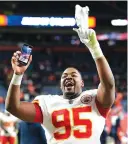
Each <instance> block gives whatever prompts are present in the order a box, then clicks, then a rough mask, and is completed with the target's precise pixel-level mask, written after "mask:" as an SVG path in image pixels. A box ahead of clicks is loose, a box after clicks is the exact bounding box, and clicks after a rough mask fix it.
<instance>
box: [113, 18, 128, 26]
mask: <svg viewBox="0 0 128 144" xmlns="http://www.w3.org/2000/svg"><path fill="white" fill-rule="evenodd" d="M111 24H112V25H113V26H127V25H128V20H126V19H114V20H111Z"/></svg>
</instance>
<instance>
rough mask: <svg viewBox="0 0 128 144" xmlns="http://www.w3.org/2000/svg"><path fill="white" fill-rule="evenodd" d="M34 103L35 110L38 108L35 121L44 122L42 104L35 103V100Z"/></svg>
mask: <svg viewBox="0 0 128 144" xmlns="http://www.w3.org/2000/svg"><path fill="white" fill-rule="evenodd" d="M33 104H34V106H35V110H36V115H35V118H34V122H38V123H43V113H42V111H41V108H40V106H39V105H38V104H37V103H34V102H33Z"/></svg>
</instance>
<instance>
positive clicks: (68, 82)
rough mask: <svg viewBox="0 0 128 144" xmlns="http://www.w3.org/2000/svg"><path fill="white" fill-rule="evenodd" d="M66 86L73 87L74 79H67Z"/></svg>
mask: <svg viewBox="0 0 128 144" xmlns="http://www.w3.org/2000/svg"><path fill="white" fill-rule="evenodd" d="M64 86H65V87H72V86H74V83H73V82H72V81H65V83H64Z"/></svg>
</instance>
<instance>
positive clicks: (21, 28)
mask: <svg viewBox="0 0 128 144" xmlns="http://www.w3.org/2000/svg"><path fill="white" fill-rule="evenodd" d="M76 4H80V5H81V6H86V5H87V6H89V8H90V12H89V27H90V28H93V29H95V30H96V32H97V38H98V40H99V42H100V45H101V48H102V50H103V52H104V55H105V57H106V58H107V60H108V62H109V64H110V66H111V69H112V71H113V74H114V77H115V81H116V93H115V95H116V101H115V104H114V105H113V107H112V111H111V113H110V114H109V115H108V118H107V120H106V126H105V128H104V132H103V134H102V137H101V141H102V144H126V142H125V143H124V142H122V141H125V140H124V139H126V138H128V131H127V116H128V113H127V80H126V75H127V69H126V68H127V25H128V21H127V2H126V1H102V2H100V1H97V2H93V1H90V2H88V1H81V2H77V1H65V2H63V1H62V2H60V1H56V2H54V1H51V2H50V1H43V2H41V1H38V2H34V1H33V2H27V1H26V2H23V1H22V2H20V1H16V2H11V1H8V2H6V1H5V2H0V112H1V113H3V114H5V112H4V111H5V105H4V100H5V97H6V92H7V89H8V85H9V82H10V80H11V77H12V74H13V71H12V68H11V63H10V60H11V56H12V54H13V52H15V51H17V50H20V47H21V46H22V44H23V43H28V44H31V45H33V46H34V48H33V61H32V63H31V65H30V67H29V69H28V70H27V72H26V73H25V75H24V78H23V81H22V86H21V95H20V97H21V100H25V101H32V100H33V98H34V97H35V96H37V95H39V94H49V93H50V94H56V93H60V89H59V79H60V75H61V73H62V71H63V70H64V69H65V68H67V67H68V66H74V67H76V68H78V69H79V70H80V71H81V73H82V76H83V79H84V81H85V88H86V89H93V88H97V85H98V83H99V78H98V75H97V71H96V67H95V64H94V61H93V59H92V57H91V55H90V53H89V51H88V50H87V48H86V47H85V46H84V45H83V44H82V43H80V41H79V38H78V36H77V34H76V33H75V32H73V31H72V28H73V27H76V24H75V21H74V13H75V5H76ZM66 18H67V19H66ZM0 121H2V117H0ZM22 123H24V124H23V125H22ZM25 124H26V127H27V125H30V124H27V123H25V122H22V121H20V120H18V122H16V125H15V126H16V132H17V142H16V143H17V144H42V143H41V142H36V138H37V135H36V133H35V129H38V128H37V127H39V125H36V124H32V127H33V130H32V128H30V127H29V128H28V129H27V128H26V129H25V128H22V127H24V125H25ZM34 126H35V129H34ZM2 128H3V125H2V123H1V125H0V132H1V130H2ZM29 130H30V131H31V134H30V131H29ZM39 131H41V130H40V129H39ZM22 133H24V135H25V136H23V135H22ZM43 134H44V131H43V133H42V138H43V139H42V140H41V141H43V144H45V143H46V142H45V137H44V136H43ZM0 135H1V133H0ZM40 137H41V136H39V135H38V138H37V139H40ZM27 138H28V142H27V143H26V142H25V140H26V139H27ZM34 139H35V142H34ZM23 141H24V143H23ZM26 141H27V140H26ZM31 141H33V142H31ZM1 144H2V143H1Z"/></svg>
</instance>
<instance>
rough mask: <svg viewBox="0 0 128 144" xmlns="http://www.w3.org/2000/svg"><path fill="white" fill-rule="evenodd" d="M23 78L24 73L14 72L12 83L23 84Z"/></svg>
mask: <svg viewBox="0 0 128 144" xmlns="http://www.w3.org/2000/svg"><path fill="white" fill-rule="evenodd" d="M22 78H23V74H22V75H16V74H15V73H14V74H13V77H12V80H11V84H13V85H21V81H22Z"/></svg>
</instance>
